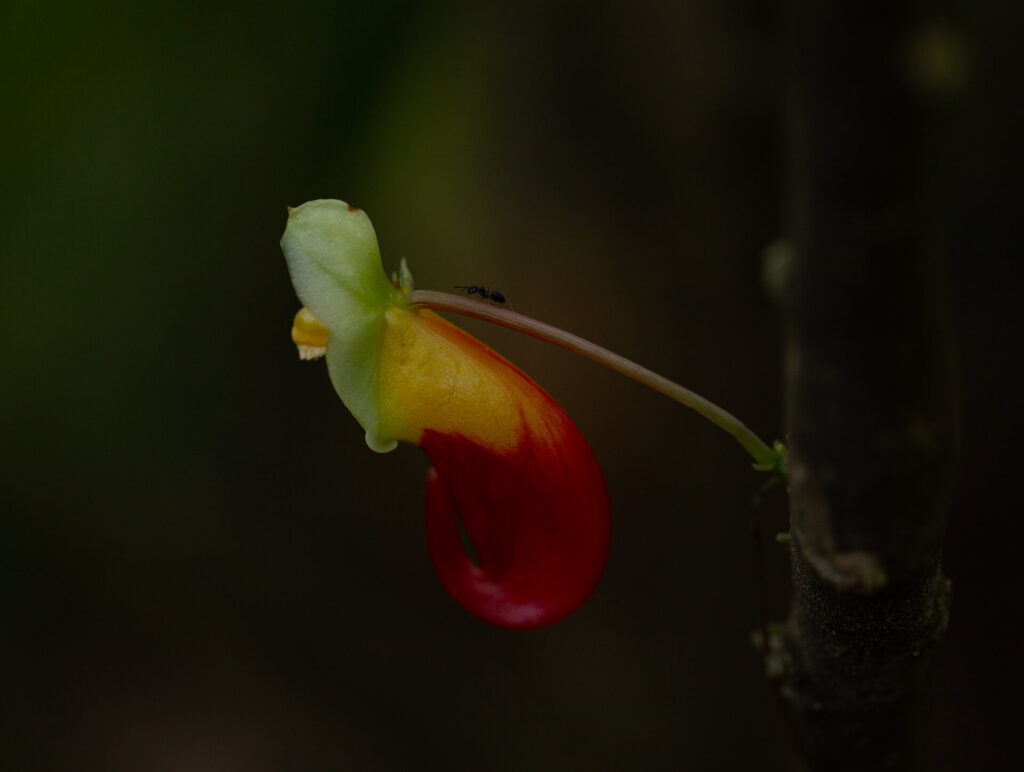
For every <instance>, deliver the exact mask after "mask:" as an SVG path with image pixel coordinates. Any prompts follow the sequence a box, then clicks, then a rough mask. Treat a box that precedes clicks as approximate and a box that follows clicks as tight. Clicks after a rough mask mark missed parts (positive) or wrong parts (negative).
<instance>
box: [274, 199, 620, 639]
mask: <svg viewBox="0 0 1024 772" xmlns="http://www.w3.org/2000/svg"><path fill="white" fill-rule="evenodd" d="M281 246H282V249H283V250H284V254H285V258H286V259H287V262H288V268H289V271H290V273H291V277H292V282H293V284H294V285H295V289H296V292H297V294H298V296H299V299H300V300H301V301H302V303H303V304H304V306H305V307H304V308H303V309H302V310H301V311H300V312H299V313H298V314H297V315H296V319H295V324H294V327H293V330H292V338H293V340H295V342H296V344H297V345H298V346H299V350H300V354H301V355H302V356H303V357H304V358H308V357H314V356H317V355H323V354H325V355H326V359H327V368H328V372H329V374H330V377H331V381H332V383H333V384H334V388H335V390H336V391H337V393H338V395H339V396H340V397H341V400H342V402H344V403H345V405H346V407H348V409H349V410H350V411H351V412H352V414H353V416H355V418H356V420H357V421H359V423H360V424H361V425H362V427H363V429H364V430H365V431H366V442H367V444H368V445H369V446H370V447H371V448H372V449H374V450H376V451H380V452H386V451H389V450H391V449H393V448H394V447H395V446H396V444H397V442H398V441H400V440H401V441H405V442H411V443H414V444H416V445H419V446H420V447H422V448H423V449H424V450H425V451H426V453H427V455H428V456H429V457H430V459H431V461H432V462H433V465H434V466H433V468H432V469H431V470H430V471H429V472H428V474H427V494H426V535H427V547H428V550H429V552H430V557H431V560H432V562H433V565H434V568H435V570H436V572H437V574H438V576H439V577H440V579H441V583H442V584H443V585H444V587H445V589H446V590H447V591H448V592H449V593H450V594H451V595H452V597H453V598H454V599H455V600H456V601H457V602H458V603H459V604H460V605H462V606H463V607H464V608H466V609H467V610H469V611H470V612H471V613H473V614H475V615H476V616H478V617H480V618H482V619H484V620H486V621H488V622H491V623H492V624H496V625H499V626H503V627H511V628H520V629H529V628H538V627H544V626H546V625H549V624H553V623H554V622H557V621H559V620H561V619H563V618H565V617H566V616H567V615H569V614H571V613H572V612H573V611H575V610H576V609H577V608H579V607H580V605H582V603H583V602H584V601H585V600H586V599H587V597H589V595H590V593H591V592H592V591H593V589H594V587H595V585H596V584H597V581H598V579H599V578H600V576H601V573H602V571H603V569H604V564H605V561H606V557H607V552H608V538H609V507H608V494H607V491H606V489H605V485H604V480H603V478H602V476H601V471H600V469H599V468H598V465H597V462H596V461H595V459H594V456H593V454H592V453H591V451H590V448H589V447H588V446H587V443H586V441H585V440H584V439H583V436H582V435H581V434H580V432H579V430H578V429H577V428H576V426H575V425H574V424H573V423H572V421H571V420H570V419H569V417H568V416H567V415H566V414H565V412H564V411H563V410H562V409H561V408H560V407H559V406H558V404H557V403H555V401H554V400H553V399H552V398H551V397H550V396H548V395H547V394H546V393H545V392H544V391H543V390H542V389H541V388H540V387H539V386H538V385H537V384H536V383H534V382H533V381H532V380H530V378H528V377H527V376H526V375H525V374H524V373H523V372H522V371H521V370H519V369H518V368H516V367H515V366H513V365H512V364H510V363H509V362H508V361H506V360H505V359H503V358H502V357H501V356H499V355H498V354H497V353H495V352H494V351H492V350H491V349H490V348H488V347H487V346H485V345H484V344H482V343H481V342H480V341H478V340H476V339H475V338H473V337H472V336H470V335H468V334H467V333H465V332H463V331H462V330H461V329H459V328H458V327H456V326H454V325H452V324H450V323H449V322H447V321H445V320H444V319H442V318H441V317H439V316H438V315H436V314H434V313H433V312H431V311H422V310H415V309H414V308H412V306H411V304H410V303H409V301H408V300H407V299H406V293H407V292H408V291H409V290H410V289H411V287H412V276H411V274H410V273H409V271H408V268H407V267H406V266H405V264H404V261H403V264H402V269H401V274H400V276H395V277H393V279H391V280H389V279H388V277H387V275H386V274H385V273H384V270H383V268H382V266H381V260H380V251H379V248H378V246H377V238H376V234H375V232H374V230H373V226H372V225H371V224H370V220H369V218H368V217H367V216H366V214H365V213H364V212H363V211H362V210H360V209H356V208H355V207H353V206H350V205H348V204H346V203H344V202H342V201H334V200H320V201H310V202H308V203H306V204H303V205H302V206H300V207H298V208H296V209H289V216H288V225H287V228H286V229H285V233H284V236H283V237H282V240H281ZM460 524H461V526H462V528H464V530H465V533H466V536H467V537H468V540H469V543H470V544H471V545H472V549H473V551H474V552H475V553H476V560H475V561H474V560H473V559H471V558H470V557H469V556H468V555H467V554H466V551H465V549H464V548H463V546H462V544H463V543H462V536H461V534H460Z"/></svg>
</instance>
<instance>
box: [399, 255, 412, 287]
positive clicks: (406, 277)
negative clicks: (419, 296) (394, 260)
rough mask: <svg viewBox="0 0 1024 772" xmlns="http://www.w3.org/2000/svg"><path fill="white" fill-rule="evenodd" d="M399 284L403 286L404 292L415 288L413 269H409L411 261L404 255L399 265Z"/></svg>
mask: <svg viewBox="0 0 1024 772" xmlns="http://www.w3.org/2000/svg"><path fill="white" fill-rule="evenodd" d="M398 286H399V287H401V288H402V292H412V290H413V282H412V271H410V270H409V263H408V262H406V259H405V258H404V257H403V258H402V262H401V263H399V265H398Z"/></svg>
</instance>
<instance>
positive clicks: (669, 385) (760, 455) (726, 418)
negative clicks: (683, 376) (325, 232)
mask: <svg viewBox="0 0 1024 772" xmlns="http://www.w3.org/2000/svg"><path fill="white" fill-rule="evenodd" d="M405 298H406V300H408V301H409V303H410V304H411V305H412V307H413V308H430V309H435V310H437V311H450V312H452V313H456V314H462V315H464V316H471V317H473V318H475V319H482V320H484V321H486V322H492V323H493V324H499V325H501V326H502V327H507V328H509V329H510V330H515V331H517V332H522V333H525V334H527V335H531V336H533V337H534V338H539V339H540V340H545V341H547V342H548V343H554V344H555V345H556V346H561V347H562V348H564V349H568V350H569V351H573V352H575V353H577V354H581V355H582V356H585V357H587V358H588V359H592V360H593V361H595V362H598V363H599V364H602V365H604V366H605V367H609V368H611V369H612V370H615V371H616V372H618V373H621V374H622V375H625V376H627V377H628V378H632V379H633V380H635V381H639V382H640V383H642V384H644V385H645V386H649V387H650V388H652V389H654V390H655V391H658V392H661V393H662V394H664V395H665V396H666V397H669V398H670V399H674V400H675V401H676V402H679V403H680V404H682V405H686V407H689V408H692V409H693V410H696V411H697V412H698V413H700V414H701V415H702V416H704V417H705V418H707V419H708V420H709V421H711V423H713V424H715V425H716V426H718V427H719V428H721V429H724V430H725V431H727V432H728V433H729V434H731V435H732V436H733V437H735V438H736V441H737V442H739V444H740V445H742V446H743V448H744V449H745V450H746V451H747V452H748V453H749V454H750V455H751V456H752V457H753V459H754V461H755V462H757V463H756V468H757V469H760V470H764V471H772V472H776V473H778V474H783V475H784V474H785V449H784V448H783V447H782V445H781V443H775V446H774V447H769V446H768V445H767V444H766V443H765V442H763V441H762V440H761V439H760V438H759V437H758V436H757V435H756V434H754V433H753V432H752V431H751V430H750V429H749V428H747V426H746V425H745V424H744V423H743V422H742V421H740V420H739V419H738V418H736V416H734V415H733V414H732V413H730V412H728V411H727V410H723V409H722V408H720V407H719V406H718V405H716V404H715V403H714V402H711V401H709V400H707V399H705V398H704V397H702V396H700V395H699V394H696V393H694V392H692V391H690V390H689V389H687V388H686V387H685V386H680V385H679V384H678V383H675V382H674V381H670V380H669V379H668V378H666V377H664V376H663V375H658V373H656V372H654V371H653V370H648V369H647V368H646V367H642V366H641V365H638V364H637V363H636V362H633V361H631V360H629V359H626V358H625V357H624V356H620V355H619V354H616V353H615V352H613V351H609V350H608V349H606V348H602V347H601V346H598V345H597V344H595V343H591V342H590V341H589V340H585V339H584V338H581V337H579V336H578V335H573V334H572V333H571V332H566V331H565V330H560V329H558V328H557V327H552V326H551V325H550V324H547V323H545V322H541V321H538V320H536V319H532V318H530V317H529V316H524V315H523V314H520V313H517V312H515V311H510V310H509V309H507V308H499V307H498V306H493V305H490V304H488V303H482V302H480V301H479V300H472V299H470V298H464V297H460V296H459V295H452V294H450V293H447V292H435V291H433V290H413V291H412V292H409V293H408V294H406V296H405Z"/></svg>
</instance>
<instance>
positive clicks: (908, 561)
mask: <svg viewBox="0 0 1024 772" xmlns="http://www.w3.org/2000/svg"><path fill="white" fill-rule="evenodd" d="M911 6H912V4H911V3H909V2H904V1H903V0H892V1H890V2H884V1H882V0H878V1H876V2H870V1H869V2H865V1H864V0H836V1H834V2H819V1H818V0H796V2H795V3H794V16H793V22H794V26H793V30H792V32H793V36H794V40H793V44H794V50H795V53H796V57H795V70H794V72H793V75H794V79H795V89H794V95H793V97H794V98H793V104H792V107H793V114H792V116H791V125H792V127H793V132H794V135H793V137H792V139H793V146H792V161H793V167H792V181H793V186H794V190H793V201H792V203H793V217H794V220H793V228H794V255H793V258H792V264H791V266H790V268H789V271H788V274H787V286H786V295H785V299H784V303H785V310H786V313H787V324H788V330H787V334H788V340H787V351H786V359H787V362H786V381H787V382H786V394H787V411H788V423H789V436H788V446H789V451H790V476H789V479H790V486H791V520H790V527H791V542H792V545H793V549H792V567H793V582H794V588H795V597H794V600H793V607H792V612H791V616H790V620H789V624H788V626H787V630H786V634H785V644H786V646H785V651H786V654H787V656H788V658H789V660H790V661H789V663H788V670H787V673H786V677H785V682H784V687H783V688H784V694H785V695H786V697H787V698H788V700H789V703H790V705H791V707H792V709H793V711H794V714H795V718H796V724H797V727H798V729H799V732H800V735H801V738H802V741H803V744H804V748H805V750H806V752H807V756H808V758H809V760H810V765H811V768H812V769H815V770H882V769H894V770H897V769H899V770H902V769H918V768H921V767H922V766H925V761H924V758H925V755H926V754H925V753H924V750H923V749H922V747H921V743H920V742H919V740H920V735H919V733H918V732H917V731H915V714H916V710H915V707H916V704H917V702H918V697H919V692H920V688H919V687H920V685H921V680H922V675H923V668H924V659H925V658H924V656H923V654H924V653H925V651H926V650H927V649H928V647H929V646H930V645H931V644H932V643H934V642H935V640H936V639H937V637H938V636H939V635H940V633H941V632H942V630H943V628H944V626H945V624H946V618H947V610H948V603H949V585H948V582H946V580H945V579H944V578H943V576H942V573H941V570H940V558H941V549H942V537H943V532H944V528H945V518H946V512H947V509H948V505H949V496H950V487H951V478H952V471H953V451H954V447H955V420H954V412H955V411H954V404H955V400H954V385H955V361H954V360H955V357H954V353H953V346H952V342H951V333H950V325H949V320H948V318H947V309H946V305H945V297H944V282H943V278H942V277H943V271H942V265H943V260H942V256H941V254H940V250H939V247H938V240H937V239H936V238H935V237H934V235H933V234H934V231H935V230H936V219H935V216H934V213H933V212H932V207H931V206H930V203H931V199H932V194H931V192H930V186H929V179H928V171H929V169H930V168H933V167H934V160H933V159H929V158H928V143H927V137H926V116H927V109H926V108H927V102H928V99H927V93H926V89H923V87H922V84H921V82H920V81H919V80H918V79H917V78H916V73H915V71H914V69H913V65H914V58H913V51H914V48H913V47H914V45H915V43H914V41H915V40H916V37H915V36H917V35H918V34H919V33H920V31H921V29H922V28H921V27H919V26H918V21H919V20H918V19H917V18H915V17H914V16H913V15H912V14H911V11H910V9H911ZM913 7H914V8H918V7H919V5H918V4H913Z"/></svg>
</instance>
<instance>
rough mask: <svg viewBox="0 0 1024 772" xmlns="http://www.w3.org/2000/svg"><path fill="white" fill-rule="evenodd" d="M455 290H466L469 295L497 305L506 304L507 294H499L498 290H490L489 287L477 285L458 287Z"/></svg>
mask: <svg viewBox="0 0 1024 772" xmlns="http://www.w3.org/2000/svg"><path fill="white" fill-rule="evenodd" d="M455 289H460V290H466V294H467V295H479V296H480V297H482V298H483V299H484V300H493V301H494V302H495V303H504V302H505V294H504V293H503V292H498V290H489V289H487V287H480V286H477V285H476V284H472V285H470V286H468V287H464V286H460V285H456V286H455Z"/></svg>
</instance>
